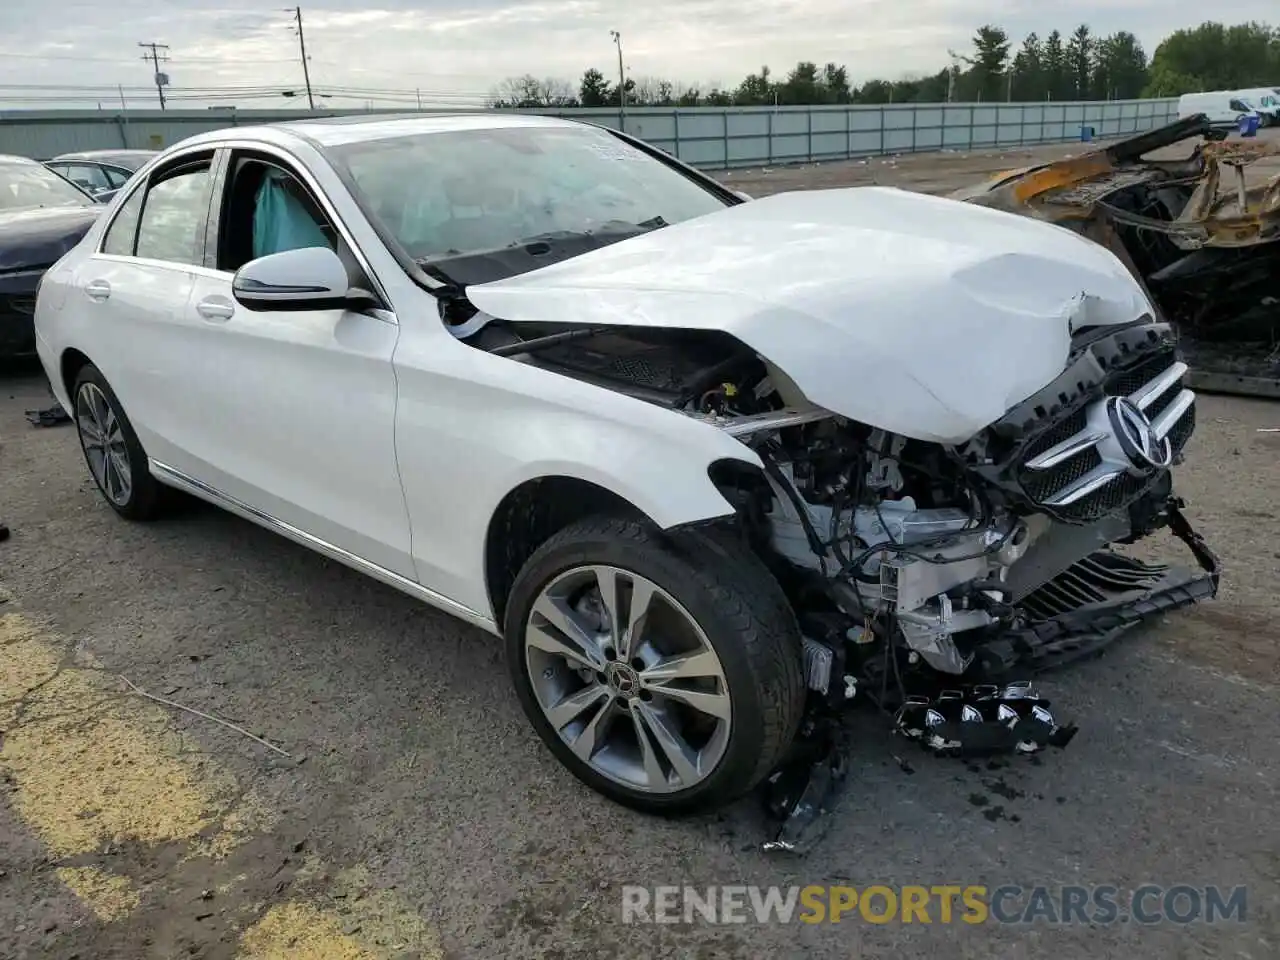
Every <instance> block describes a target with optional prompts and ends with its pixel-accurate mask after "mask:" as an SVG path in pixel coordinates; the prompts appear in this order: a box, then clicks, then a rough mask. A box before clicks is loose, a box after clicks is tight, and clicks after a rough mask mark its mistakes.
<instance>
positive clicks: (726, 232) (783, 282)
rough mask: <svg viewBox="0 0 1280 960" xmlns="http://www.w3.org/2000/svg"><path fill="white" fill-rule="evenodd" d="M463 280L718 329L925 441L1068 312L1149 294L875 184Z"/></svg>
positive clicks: (1084, 252)
mask: <svg viewBox="0 0 1280 960" xmlns="http://www.w3.org/2000/svg"><path fill="white" fill-rule="evenodd" d="M467 297H468V299H470V300H471V302H472V303H474V304H475V305H476V307H477V308H479V309H480V310H482V311H484V312H485V313H488V314H491V315H493V316H495V317H501V318H503V319H506V320H509V321H514V322H520V321H530V322H561V323H574V324H593V325H595V324H617V325H627V326H642V327H683V328H691V329H700V330H720V331H724V332H726V333H728V334H731V335H732V336H734V337H736V338H737V339H739V340H741V341H742V342H743V343H745V344H747V345H748V346H750V347H751V348H752V349H754V350H755V351H756V352H757V353H759V354H760V355H761V356H763V357H765V358H766V359H767V360H769V361H770V362H772V363H773V364H775V365H776V366H777V367H779V368H780V369H781V370H782V371H784V372H785V373H786V374H787V375H788V376H789V377H790V378H791V379H792V380H793V381H794V382H795V384H796V386H798V387H799V389H800V390H801V391H802V392H803V393H804V395H805V397H806V398H808V400H809V401H810V402H812V403H814V404H817V405H818V406H821V407H825V408H826V409H828V410H831V411H833V412H835V413H838V414H841V415H843V416H846V417H849V418H851V419H854V420H858V421H861V422H863V423H867V424H870V425H873V426H878V427H882V428H883V429H886V430H890V431H893V432H895V433H900V434H903V435H905V436H908V437H915V438H917V439H921V440H933V441H938V442H942V443H960V442H963V441H964V440H966V439H968V438H970V437H972V436H973V435H974V434H975V433H977V432H978V431H979V430H981V429H982V428H983V427H985V426H987V425H988V424H990V423H992V422H993V421H995V420H997V419H999V418H1000V416H1001V415H1003V414H1004V413H1005V412H1006V411H1007V410H1008V409H1009V408H1010V407H1012V406H1013V405H1014V404H1016V403H1018V402H1020V401H1022V400H1025V399H1026V398H1027V397H1029V396H1030V395H1031V394H1033V393H1035V392H1036V391H1037V390H1039V389H1041V388H1042V387H1044V386H1045V385H1046V384H1048V383H1049V382H1050V381H1052V380H1053V379H1054V377H1056V376H1057V375H1058V374H1059V373H1061V372H1062V370H1063V368H1064V367H1065V365H1066V361H1067V355H1068V350H1069V346H1070V336H1071V332H1072V330H1073V329H1078V328H1079V327H1082V326H1087V325H1097V324H1114V323H1126V322H1130V321H1133V320H1137V319H1139V318H1141V317H1142V316H1143V314H1146V313H1149V312H1151V309H1152V308H1151V306H1150V304H1149V303H1148V301H1147V298H1146V296H1145V295H1144V293H1143V291H1142V288H1141V287H1140V286H1139V285H1138V283H1137V282H1136V281H1135V280H1134V279H1133V277H1132V276H1131V275H1130V274H1129V272H1128V271H1127V270H1126V269H1125V267H1124V265H1123V264H1122V263H1121V262H1120V261H1119V260H1118V259H1116V257H1115V256H1114V255H1112V254H1111V253H1110V252H1109V251H1107V250H1106V249H1104V248H1103V247H1102V246H1100V245H1098V244H1095V243H1093V242H1092V241H1089V240H1086V239H1084V238H1083V237H1080V236H1078V235H1076V234H1074V233H1072V232H1070V231H1069V230H1066V229H1063V228H1061V227H1057V226H1052V225H1050V224H1046V223H1042V222H1038V221H1035V220H1031V219H1028V218H1025V217H1019V216H1016V215H1014V214H1010V213H1003V212H1001V211H997V210H990V209H986V208H983V207H979V206H976V205H973V204H966V203H960V202H957V201H953V200H947V199H943V198H940V197H930V196H925V195H923V194H915V193H908V192H906V191H903V190H897V189H892V188H884V187H856V188H850V189H843V190H815V191H807V192H802V193H787V194H778V195H775V196H771V197H766V198H763V199H761V200H753V201H750V202H748V203H743V204H740V205H738V206H734V207H728V208H726V209H725V210H723V211H717V212H716V213H712V214H709V215H706V216H703V217H698V218H695V219H693V220H689V221H685V222H683V223H679V224H675V225H673V226H670V227H665V228H663V229H660V230H655V231H653V232H651V233H648V234H644V235H642V236H638V237H635V238H632V239H628V240H624V241H621V242H619V243H616V244H613V245H612V246H609V247H604V248H602V249H599V250H594V251H592V252H590V253H586V254H583V255H582V256H579V257H574V258H572V259H570V260H565V261H562V262H560V263H557V264H552V265H550V266H547V267H544V268H542V269H539V270H535V271H532V272H530V273H526V274H522V275H519V276H515V277H511V278H508V279H506V280H500V281H497V282H494V283H486V284H478V285H476V286H472V287H469V288H468V289H467Z"/></svg>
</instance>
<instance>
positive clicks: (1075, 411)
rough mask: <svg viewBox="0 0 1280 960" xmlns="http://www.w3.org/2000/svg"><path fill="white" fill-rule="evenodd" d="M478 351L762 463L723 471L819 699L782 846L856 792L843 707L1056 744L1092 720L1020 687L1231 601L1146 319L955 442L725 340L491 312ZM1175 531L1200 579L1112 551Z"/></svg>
mask: <svg viewBox="0 0 1280 960" xmlns="http://www.w3.org/2000/svg"><path fill="white" fill-rule="evenodd" d="M517 327H518V331H519V332H518V333H517ZM469 342H471V343H472V344H473V345H474V346H477V347H479V348H481V349H488V350H490V351H492V352H495V353H499V354H502V355H507V356H510V357H512V358H513V359H519V360H522V361H524V362H528V363H535V364H537V365H539V366H543V367H546V368H547V369H551V370H554V371H556V372H558V373H561V374H564V375H566V376H571V377H575V378H580V379H583V380H587V381H589V382H592V383H595V384H598V385H601V386H604V387H607V388H609V389H613V390H616V391H619V392H622V393H626V394H629V395H632V396H635V397H637V398H640V399H643V400H645V401H648V402H652V403H655V404H658V405H662V406H666V407H670V408H672V409H673V410H677V411H679V412H680V413H682V414H684V415H686V416H690V417H695V418H699V419H702V420H705V421H707V422H709V423H712V424H714V425H716V426H717V427H719V428H720V429H723V430H725V431H727V432H729V433H730V434H732V435H735V436H737V437H739V439H741V440H742V441H743V442H744V443H746V444H747V445H748V446H750V447H751V448H752V449H753V450H755V451H756V453H757V454H758V455H759V456H760V458H761V460H762V461H763V463H764V465H765V470H764V472H763V474H761V473H760V472H758V471H754V470H751V471H732V470H729V471H726V472H725V473H723V474H722V475H719V476H713V479H714V480H715V481H716V482H717V484H718V485H719V486H720V488H721V490H722V491H723V492H724V493H725V495H726V497H728V498H729V499H730V500H731V502H733V503H734V505H735V507H736V510H737V515H738V518H739V522H740V524H741V526H742V529H743V530H744V532H745V535H746V536H747V537H748V538H749V540H750V542H751V544H752V546H753V548H754V549H755V551H756V552H757V554H758V555H759V556H760V557H762V558H763V559H764V561H765V562H766V564H767V565H768V566H769V567H770V568H771V570H772V571H773V573H774V574H775V576H776V577H777V579H778V580H779V582H780V583H781V584H782V585H783V587H784V589H785V590H786V592H787V594H788V596H789V597H790V599H791V603H792V606H793V609H794V611H795V614H796V617H797V620H798V622H799V624H800V627H801V632H802V635H803V637H804V657H805V664H804V668H805V675H806V681H807V685H808V688H809V691H810V693H809V697H810V709H809V713H808V715H807V718H806V721H805V725H804V727H803V729H802V736H801V737H800V738H799V740H798V741H797V745H796V748H795V756H796V761H795V763H794V764H792V765H791V766H790V768H789V769H788V768H783V769H780V770H779V771H777V773H776V774H775V776H774V777H773V778H772V780H771V781H770V784H771V788H772V794H771V797H772V799H771V801H770V803H771V808H772V809H773V810H774V812H775V813H776V814H777V815H778V816H779V817H781V818H782V820H783V824H784V825H783V827H782V829H781V831H780V832H779V835H778V837H777V838H776V839H775V840H773V841H771V844H772V845H773V848H775V849H787V850H793V849H800V848H802V847H803V846H804V845H805V835H806V832H808V831H809V828H810V827H811V824H812V822H813V820H814V818H815V816H816V812H817V810H818V809H819V808H820V807H821V806H822V803H823V799H822V798H823V797H824V796H826V794H827V793H828V792H829V791H830V790H831V789H832V788H833V786H834V784H836V783H838V782H839V780H840V777H841V775H842V766H841V764H842V761H841V760H840V757H841V751H840V749H839V746H838V743H837V741H838V738H839V732H838V731H839V724H838V723H836V722H835V717H836V716H837V714H838V712H839V711H840V710H841V709H843V708H844V707H845V706H846V705H847V704H848V703H850V702H851V701H855V700H856V701H862V702H867V703H871V704H874V705H876V706H877V707H879V708H880V709H881V710H883V711H885V712H886V713H888V714H890V715H891V716H892V717H893V725H894V729H895V730H896V732H898V733H899V734H902V735H904V736H906V737H908V738H910V739H912V740H916V741H918V742H920V743H921V744H923V745H924V746H925V747H927V748H929V749H930V750H932V751H934V752H936V753H940V754H968V753H974V752H977V753H989V752H993V751H1013V752H1024V753H1026V752H1033V751H1036V750H1039V749H1041V748H1043V747H1045V746H1048V745H1056V746H1063V745H1065V744H1066V743H1067V742H1069V741H1070V739H1071V737H1072V735H1073V734H1074V732H1075V727H1074V726H1073V725H1071V724H1067V723H1059V722H1058V721H1057V720H1056V719H1055V717H1054V715H1053V713H1052V712H1051V711H1050V710H1049V709H1048V703H1047V701H1045V700H1043V698H1041V697H1040V695H1039V694H1038V693H1037V692H1036V691H1035V690H1034V689H1033V688H1032V687H1031V686H1030V685H1029V684H1028V683H1027V682H1025V681H1024V680H1019V679H1015V676H1016V674H1017V673H1018V672H1019V671H1021V672H1023V674H1024V675H1025V674H1034V673H1038V672H1040V671H1043V670H1045V669H1048V668H1051V667H1054V666H1057V665H1059V664H1062V663H1065V662H1067V661H1069V660H1072V659H1075V658H1077V657H1080V656H1083V655H1087V654H1090V653H1093V652H1095V651H1098V650H1101V649H1102V648H1103V647H1104V646H1106V645H1107V644H1108V643H1109V642H1110V641H1111V640H1113V639H1115V638H1116V637H1117V636H1118V635H1120V634H1121V633H1123V632H1125V631H1127V630H1128V629H1129V628H1131V627H1133V626H1135V625H1137V624H1139V623H1141V622H1142V621H1144V620H1146V619H1148V618H1149V617H1151V616H1153V615H1157V614H1160V613H1163V612H1166V611H1168V610H1171V609H1174V608H1177V607H1180V606H1184V605H1187V604H1190V603H1194V602H1197V601H1198V600H1201V599H1205V598H1208V597H1212V596H1213V595H1215V594H1216V592H1217V587H1218V575H1219V574H1218V561H1217V559H1216V557H1215V556H1214V555H1213V553H1212V552H1211V551H1210V550H1209V549H1208V547H1207V546H1206V545H1205V544H1204V543H1203V541H1202V540H1201V539H1200V538H1199V537H1198V536H1197V535H1196V534H1195V533H1194V532H1193V531H1192V530H1191V528H1190V526H1189V525H1188V523H1187V521H1186V520H1185V518H1184V517H1183V516H1182V514H1181V512H1180V510H1179V507H1180V503H1179V501H1178V500H1176V499H1175V498H1174V496H1173V491H1172V482H1171V476H1170V467H1171V466H1173V465H1174V464H1176V463H1177V462H1179V461H1180V460H1181V457H1182V452H1183V449H1184V447H1185V446H1186V443H1187V441H1188V439H1189V438H1190V436H1191V433H1192V431H1193V429H1194V425H1195V395H1194V393H1193V392H1192V391H1191V390H1189V389H1186V388H1185V386H1184V380H1185V377H1186V374H1187V372H1188V368H1187V365H1186V363H1184V362H1183V361H1182V360H1181V359H1180V357H1179V354H1178V352H1177V344H1176V337H1175V334H1174V331H1173V329H1172V328H1171V327H1170V326H1169V325H1168V324H1166V323H1162V322H1157V321H1153V320H1151V319H1150V318H1149V317H1148V318H1143V319H1142V320H1139V321H1136V322H1134V323H1131V324H1127V325H1120V326H1118V327H1117V326H1108V327H1096V328H1086V329H1082V330H1078V331H1077V332H1076V333H1075V335H1074V338H1073V341H1072V348H1071V353H1070V358H1069V361H1068V363H1067V366H1066V368H1065V369H1064V371H1063V372H1062V374H1061V375H1060V376H1059V377H1058V378H1057V379H1056V380H1054V382H1052V383H1050V384H1049V385H1047V386H1046V387H1045V388H1044V389H1042V390H1041V391H1039V392H1038V393H1037V394H1035V395H1034V396H1032V397H1030V398H1028V399H1027V400H1025V401H1024V402H1023V403H1020V404H1018V405H1017V406H1016V407H1014V408H1013V409H1011V410H1009V411H1008V412H1007V413H1006V415H1005V416H1004V417H1003V418H1001V419H1000V420H999V421H997V422H996V423H993V424H991V425H990V426H989V427H988V428H987V429H986V430H984V431H982V432H981V433H980V434H979V435H977V436H975V437H973V438H972V439H971V440H970V441H968V442H967V443H965V444H963V445H960V446H946V445H942V444H937V443H931V442H922V441H919V440H914V439H910V438H907V437H904V436H901V435H896V434H890V433H887V432H885V431H883V430H880V429H877V428H874V427H869V426H867V425H864V424H859V423H856V422H853V421H850V420H848V419H846V418H842V417H839V416H836V415H833V414H830V413H829V412H827V411H824V410H819V409H816V408H813V407H812V406H809V405H806V404H805V403H804V400H803V398H802V397H799V396H798V395H797V394H796V393H795V388H794V387H793V386H791V385H790V384H789V382H788V381H787V379H786V378H785V376H784V375H782V374H781V373H780V372H779V371H777V370H776V369H773V368H771V366H770V365H769V364H768V363H766V362H765V361H764V360H763V359H761V358H760V357H758V356H757V355H755V354H754V353H753V352H751V351H750V350H747V349H745V348H744V347H742V346H741V345H740V344H738V343H737V341H736V340H734V339H733V338H732V337H729V336H727V335H723V334H716V333H708V332H705V331H703V332H699V331H664V330H652V329H648V330H635V329H630V328H620V327H609V328H596V329H583V328H577V329H574V328H557V327H545V326H535V325H532V324H524V325H510V324H504V323H501V322H497V323H485V324H483V325H482V326H481V329H480V331H479V335H476V336H473V337H472V338H470V340H469ZM886 402H891V398H886ZM1164 527H1168V528H1169V529H1170V531H1171V532H1172V533H1173V534H1174V535H1175V536H1176V537H1177V538H1179V539H1181V540H1182V541H1183V542H1184V543H1185V544H1186V546H1187V547H1189V548H1190V551H1191V553H1192V555H1193V557H1194V559H1195V561H1196V566H1197V567H1198V569H1196V568H1191V567H1177V566H1165V565H1159V564H1151V563H1146V562H1143V561H1141V560H1138V559H1136V558H1134V557H1131V556H1128V555H1126V554H1125V553H1124V552H1121V551H1120V550H1119V549H1117V548H1118V547H1120V546H1122V545H1125V544H1131V543H1134V542H1135V541H1137V540H1140V539H1143V538H1145V537H1148V536H1150V535H1151V534H1153V533H1155V532H1156V531H1157V530H1159V529H1161V528H1164Z"/></svg>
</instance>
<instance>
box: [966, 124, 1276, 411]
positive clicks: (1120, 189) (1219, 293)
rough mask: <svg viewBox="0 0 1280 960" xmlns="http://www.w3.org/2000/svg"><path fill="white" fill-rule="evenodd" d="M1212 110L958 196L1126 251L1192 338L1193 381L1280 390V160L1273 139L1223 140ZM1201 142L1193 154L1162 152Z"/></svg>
mask: <svg viewBox="0 0 1280 960" xmlns="http://www.w3.org/2000/svg"><path fill="white" fill-rule="evenodd" d="M1223 136H1224V135H1223V133H1222V132H1221V131H1214V130H1212V129H1211V127H1210V125H1209V123H1208V121H1207V119H1205V118H1204V117H1203V116H1195V117H1189V118H1186V119H1183V120H1179V121H1176V122H1174V123H1171V124H1168V125H1166V126H1164V127H1160V128H1158V129H1156V130H1152V131H1150V132H1147V133H1143V134H1141V135H1139V136H1136V137H1132V138H1130V139H1127V140H1123V141H1120V142H1118V143H1115V144H1113V145H1111V146H1109V147H1105V148H1102V149H1099V150H1095V151H1092V152H1089V153H1086V154H1082V155H1080V156H1077V157H1070V158H1068V159H1065V160H1060V161H1057V162H1055V163H1049V164H1045V165H1042V166H1037V167H1033V168H1029V169H1025V170H1020V171H1014V172H1011V173H1008V174H1003V175H1000V176H998V177H996V178H994V179H993V180H991V181H989V182H987V183H984V184H979V185H977V186H974V187H970V188H966V189H964V190H961V191H958V192H956V193H954V194H952V198H953V199H957V200H964V201H967V202H969V203H974V204H978V205H980V206H987V207H993V208H995V209H999V210H1005V211H1007V212H1011V213H1015V214H1019V215H1022V216H1027V217H1032V218H1034V219H1038V220H1044V221H1048V222H1050V223H1055V224H1059V225H1061V226H1064V227H1067V228H1069V229H1072V230H1074V231H1076V232H1078V233H1080V234H1082V235H1083V236H1086V237H1088V238H1089V239H1091V240H1094V241H1096V242H1098V243H1101V244H1102V245H1103V246H1105V247H1107V248H1108V249H1110V250H1111V251H1112V252H1113V253H1115V254H1116V255H1117V256H1118V257H1119V258H1120V259H1121V261H1122V262H1124V264H1125V265H1126V266H1127V267H1128V268H1129V270H1130V271H1131V272H1132V273H1133V275H1134V276H1135V278H1137V279H1138V280H1139V281H1140V282H1141V283H1142V284H1143V285H1144V287H1145V289H1146V291H1147V292H1148V294H1149V295H1150V296H1151V298H1152V301H1153V303H1154V304H1155V305H1156V306H1157V308H1158V309H1159V311H1160V314H1161V319H1164V320H1167V321H1169V322H1170V323H1172V324H1173V325H1174V326H1175V327H1176V328H1177V329H1178V330H1179V332H1180V333H1181V334H1182V335H1183V336H1184V338H1186V340H1187V343H1186V347H1187V354H1188V357H1189V358H1190V360H1191V362H1192V367H1193V370H1192V378H1193V382H1194V383H1195V384H1196V385H1197V386H1200V387H1202V388H1203V389H1206V390H1209V389H1212V390H1219V391H1221V392H1226V393H1239V394H1245V395H1258V396H1266V397H1276V396H1280V360H1278V359H1277V355H1276V354H1275V350H1274V347H1275V343H1276V341H1277V339H1278V338H1280V299H1278V298H1277V297H1276V295H1275V282H1274V278H1275V275H1276V271H1277V270H1278V269H1280V243H1277V241H1280V175H1276V174H1272V175H1270V176H1267V175H1266V173H1265V171H1263V169H1262V168H1263V165H1264V163H1265V162H1267V161H1269V160H1270V159H1271V158H1280V143H1277V142H1276V141H1274V140H1250V139H1223ZM1184 143H1193V144H1194V145H1193V146H1192V147H1191V149H1190V152H1189V154H1188V155H1186V156H1184V157H1175V158H1172V159H1161V158H1160V157H1159V156H1153V154H1158V152H1159V151H1161V150H1171V149H1174V148H1177V147H1178V146H1179V145H1181V144H1184Z"/></svg>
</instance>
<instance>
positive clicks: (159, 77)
mask: <svg viewBox="0 0 1280 960" xmlns="http://www.w3.org/2000/svg"><path fill="white" fill-rule="evenodd" d="M138 46H140V47H142V48H143V49H144V50H150V51H151V52H150V53H149V54H148V53H144V54H143V55H142V59H143V60H150V61H151V66H152V67H153V68H154V69H155V75H156V93H158V94H160V109H161V110H163V109H164V85H165V84H166V83H168V82H169V78H168V77H167V76H165V75H164V74H163V73H161V72H160V64H161V62H163V61H166V60H168V59H169V55H168V54H167V53H160V52H159V51H161V50H168V49H169V45H168V44H167V43H139V44H138Z"/></svg>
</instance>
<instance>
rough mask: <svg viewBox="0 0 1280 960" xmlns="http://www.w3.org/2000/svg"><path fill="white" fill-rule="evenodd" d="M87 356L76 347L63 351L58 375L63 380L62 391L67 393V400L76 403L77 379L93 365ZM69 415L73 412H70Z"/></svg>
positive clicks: (59, 359)
mask: <svg viewBox="0 0 1280 960" xmlns="http://www.w3.org/2000/svg"><path fill="white" fill-rule="evenodd" d="M92 363H93V361H92V360H90V359H89V357H88V355H87V354H84V353H82V352H80V351H79V350H77V349H76V348H75V347H67V348H66V349H65V350H63V351H62V356H60V357H59V358H58V374H59V376H60V377H61V379H62V389H63V390H65V391H66V395H67V399H68V400H70V401H71V402H72V403H75V390H74V387H75V385H76V377H78V376H79V375H80V371H81V370H83V369H84V368H85V367H87V366H89V365H90V364H92ZM67 412H68V413H70V412H71V411H70V410H68V411H67Z"/></svg>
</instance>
